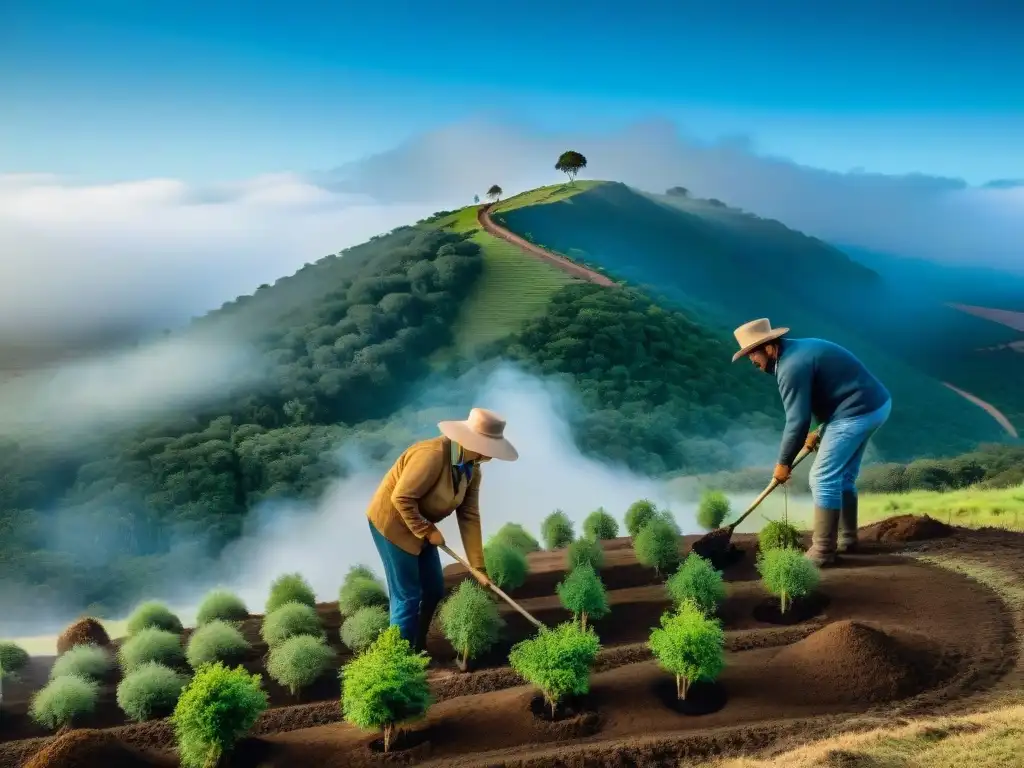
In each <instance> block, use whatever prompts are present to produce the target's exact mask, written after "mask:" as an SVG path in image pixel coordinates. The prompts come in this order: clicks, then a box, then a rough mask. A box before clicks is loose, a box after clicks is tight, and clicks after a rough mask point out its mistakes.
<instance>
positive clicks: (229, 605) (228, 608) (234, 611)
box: [196, 589, 249, 627]
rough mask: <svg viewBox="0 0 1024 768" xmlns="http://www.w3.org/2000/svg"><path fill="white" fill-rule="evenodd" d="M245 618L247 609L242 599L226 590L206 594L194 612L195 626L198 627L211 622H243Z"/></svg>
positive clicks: (247, 616) (247, 612) (247, 613)
mask: <svg viewBox="0 0 1024 768" xmlns="http://www.w3.org/2000/svg"><path fill="white" fill-rule="evenodd" d="M247 618H249V609H248V608H247V607H246V605H245V603H244V602H243V601H242V598H240V597H239V596H238V595H236V594H234V593H233V592H228V591H227V590H226V589H215V590H213V591H212V592H210V593H208V594H207V595H206V597H204V598H203V602H202V603H200V604H199V610H198V611H196V625H197V626H200V627H202V626H204V625H206V624H209V623H210V622H211V621H244V620H245V619H247Z"/></svg>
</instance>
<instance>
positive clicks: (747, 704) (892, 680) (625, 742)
mask: <svg viewBox="0 0 1024 768" xmlns="http://www.w3.org/2000/svg"><path fill="white" fill-rule="evenodd" d="M918 536H919V534H915V533H913V532H912V531H911V532H910V533H909V534H908V535H907V539H906V540H909V541H915V540H916V539H917V537H918ZM737 538H740V539H741V538H742V537H737ZM864 539H866V540H867V541H869V542H870V541H872V540H873V539H874V537H873V536H872V537H864ZM997 539H998V545H999V552H1000V556H1001V557H1002V558H1003V559H1014V560H1015V561H1021V560H1022V558H1021V556H1022V555H1024V543H1022V542H1024V537H1020V536H1014V535H1013V534H1006V533H1001V535H998V536H997V535H996V534H993V533H991V532H962V531H955V532H954V533H953V534H952V535H951V536H947V537H944V538H943V539H942V540H941V543H939V542H932V541H926V542H924V543H919V544H915V545H912V546H914V547H915V548H925V547H929V546H936V547H939V546H941V547H942V549H943V550H946V551H956V552H958V553H959V552H968V553H971V552H973V553H974V554H975V555H979V556H981V555H984V553H985V552H986V551H988V549H989V548H990V547H991V546H992V545H994V544H995V543H996V540H997ZM874 540H876V541H877V540H881V541H882V543H880V544H868V545H867V547H866V552H865V553H864V554H858V555H854V556H849V557H846V558H844V562H843V564H842V565H841V566H840V567H837V568H833V569H828V570H826V571H824V572H823V578H822V587H821V590H822V592H823V593H824V594H826V595H827V596H828V598H829V602H828V604H827V606H826V607H825V608H824V610H823V611H822V612H821V614H820V615H818V616H816V617H814V618H812V619H810V620H809V621H806V622H804V623H801V624H798V625H796V626H793V627H777V626H776V627H773V626H771V625H766V624H762V623H759V622H757V621H756V620H755V619H754V618H753V610H754V607H755V606H756V605H757V604H758V603H760V602H761V601H763V599H764V594H763V592H762V591H761V588H760V586H759V585H758V584H756V583H750V582H745V581H744V580H743V579H736V578H735V574H727V577H731V578H730V584H729V596H728V598H727V601H726V604H725V606H723V610H722V612H721V618H722V620H723V623H724V624H725V627H726V629H727V639H728V649H729V651H728V653H727V667H726V670H725V672H724V673H723V674H722V676H721V679H720V682H721V684H722V686H723V689H724V692H725V694H726V702H725V705H724V706H723V707H722V708H721V709H720V710H718V711H716V712H713V713H710V714H706V715H700V716H688V715H684V714H680V713H677V712H676V711H673V710H672V709H671V708H669V707H668V706H666V704H665V702H664V701H663V697H662V696H661V695H660V693H659V687H660V686H663V684H664V680H665V676H666V675H665V673H664V672H662V671H661V670H660V669H659V668H658V667H657V664H656V663H655V662H654V661H652V660H650V655H649V652H648V651H647V650H646V647H645V646H644V644H643V643H642V641H643V640H644V639H646V636H647V633H648V632H649V629H650V627H651V626H653V625H655V624H656V623H657V617H658V616H659V615H660V613H661V611H662V610H664V608H665V607H666V606H667V602H666V601H665V598H664V592H663V588H662V587H660V586H654V585H651V584H650V576H648V581H647V583H646V584H636V583H635V580H637V578H638V577H637V575H636V574H637V568H636V566H635V561H634V564H633V567H632V568H630V567H629V565H628V561H627V559H626V558H622V567H623V570H622V572H623V573H625V574H626V578H625V579H624V580H625V581H626V584H619V585H616V576H617V574H618V572H619V571H618V568H616V567H615V563H614V562H611V563H608V562H606V565H611V567H610V568H606V569H605V571H604V572H603V573H602V576H603V577H604V578H605V583H606V584H607V585H608V586H609V589H610V590H611V594H610V598H611V600H612V615H611V617H609V619H607V620H605V622H604V623H603V625H599V626H598V633H599V635H600V636H601V637H602V642H603V643H604V644H605V645H606V646H612V647H606V648H605V649H604V650H603V651H602V653H601V656H600V659H599V661H598V664H597V666H596V668H595V671H594V674H593V676H592V686H591V693H590V694H589V696H587V697H586V699H585V700H584V701H583V702H582V703H581V707H582V711H581V714H579V715H578V716H576V717H574V718H569V719H566V720H562V721H559V722H548V721H546V720H542V719H538V718H537V717H536V716H535V715H534V714H533V713H532V712H531V711H530V703H531V701H532V700H533V698H534V697H535V696H536V691H535V690H534V689H533V688H531V687H529V686H523V685H521V680H519V678H518V677H517V676H516V675H515V674H514V673H512V671H511V670H509V669H507V668H485V669H481V670H479V671H476V672H472V673H470V674H457V673H454V672H450V671H447V670H445V669H443V667H444V666H446V664H445V663H444V662H440V660H439V666H441V667H442V669H438V670H436V671H435V672H434V673H433V679H432V688H433V690H434V693H435V695H436V697H437V699H438V702H439V703H437V704H436V705H435V706H434V707H432V709H431V710H430V712H429V713H428V715H427V718H426V719H425V721H424V722H423V723H420V724H418V725H416V726H414V727H413V729H412V730H413V733H414V735H415V736H416V738H414V739H413V740H412V741H411V742H410V743H411V744H413V746H411V747H410V748H409V749H407V750H399V751H396V752H395V753H394V754H392V755H390V756H388V757H386V758H385V757H384V756H383V755H381V754H379V752H376V751H374V750H373V749H372V748H371V746H370V744H371V742H372V741H373V740H374V739H375V738H376V735H375V734H367V733H361V732H359V731H357V730H355V729H353V728H351V727H350V726H348V725H346V724H343V723H340V722H337V721H338V720H339V718H340V711H339V706H338V702H337V699H336V698H333V699H331V700H328V701H323V702H318V703H312V704H305V705H299V706H291V707H279V708H276V709H273V710H270V711H268V712H266V713H265V714H264V715H263V716H262V717H261V718H260V721H259V722H258V723H257V725H256V727H255V728H254V730H253V734H252V738H250V739H248V740H246V741H245V742H244V743H243V744H242V745H241V746H240V749H239V751H238V754H237V755H235V756H234V759H232V760H231V764H232V765H233V766H237V767H238V768H243V766H245V767H248V766H261V767H262V768H275V767H276V766H280V767H283V766H292V765H321V766H323V767H324V768H330V766H353V768H358V766H361V765H387V764H403V763H405V764H417V765H421V764H422V765H437V766H441V765H445V766H495V767H497V766H542V765H544V766H550V765H580V766H584V765H587V766H589V765H593V766H627V765H628V766H637V765H650V764H663V763H673V762H675V761H678V760H681V759H685V758H687V757H703V756H708V755H714V754H722V753H737V752H741V751H745V752H751V751H758V750H765V749H766V748H770V747H772V745H778V744H780V743H782V742H783V741H785V740H792V739H797V738H811V737H815V736H823V735H827V734H828V733H829V732H832V731H834V730H837V729H843V728H847V727H850V725H849V724H848V723H847V721H851V722H852V721H853V720H863V719H864V716H865V715H867V716H877V715H879V714H884V713H886V712H893V711H895V710H897V709H898V711H899V712H900V713H901V715H903V716H906V715H908V714H917V713H921V714H925V713H929V712H933V711H936V710H937V708H938V707H940V706H942V705H944V704H947V703H950V702H956V701H957V700H961V699H962V698H963V697H965V696H969V695H971V694H972V693H974V692H977V691H983V690H985V689H987V688H990V687H991V686H993V685H994V684H996V683H997V682H998V681H999V680H1000V678H1001V677H1002V676H1003V675H1004V674H1005V673H1007V671H1008V670H1010V669H1011V668H1014V666H1015V663H1016V661H1017V645H1016V639H1015V636H1014V633H1013V626H1012V622H1011V619H1010V617H1009V615H1008V614H1007V612H1006V610H1005V606H1004V605H1003V604H1002V602H1001V601H1000V600H999V599H998V598H997V597H996V596H995V595H994V593H992V592H991V591H989V590H987V589H986V588H984V587H982V586H981V585H979V584H977V583H976V582H973V581H971V580H969V579H967V578H965V577H964V576H961V575H959V574H954V573H950V572H948V571H945V570H942V569H938V568H935V567H932V566H928V565H925V564H922V563H917V562H914V561H910V560H908V559H907V558H902V557H894V556H893V555H892V554H890V553H891V552H892V551H893V549H894V548H895V546H905V544H903V543H902V542H896V545H895V546H894V545H893V544H891V543H890V544H887V543H885V542H886V539H884V538H882V537H881V536H879V537H878V539H874ZM620 552H621V553H625V552H628V548H626V547H619V548H618V551H616V549H615V548H614V547H613V546H611V547H609V551H608V555H609V557H608V560H609V561H612V560H613V557H612V556H613V555H614V556H618V555H619V554H620ZM554 554H557V553H552V554H548V553H545V554H544V555H543V557H537V556H533V557H534V558H537V559H543V558H545V557H546V558H548V559H549V560H553V559H554ZM750 559H752V558H748V559H747V560H748V561H747V562H745V563H740V564H739V566H737V571H738V572H740V573H742V572H743V569H744V568H745V567H748V566H749V560H750ZM551 565H552V566H554V563H552V564H551ZM555 571H556V568H555V567H551V568H550V569H549V570H544V569H542V568H538V569H537V572H539V574H542V575H540V576H537V578H542V579H545V580H552V578H553V574H554V572H555ZM549 574H551V575H549ZM559 578H560V576H559ZM630 580H634V583H630ZM553 581H554V582H557V581H558V578H554V579H553ZM529 587H530V585H529V583H528V584H527V585H524V588H529ZM528 603H532V604H533V606H532V607H531V608H530V609H531V610H534V611H535V612H536V613H538V615H539V614H544V613H545V611H547V613H546V614H545V619H544V620H550V621H554V620H557V619H558V618H559V616H558V613H557V611H558V610H559V609H558V608H557V601H554V602H552V599H551V598H550V597H543V598H539V599H536V600H531V601H528ZM616 619H617V620H616ZM510 630H513V631H515V627H514V626H512V622H511V621H510ZM524 636H525V635H524ZM5 714H6V713H5ZM2 722H3V721H0V728H3V727H4V726H3V725H2ZM0 733H2V731H0ZM107 733H110V734H113V735H116V737H117V738H118V739H119V740H120V741H121V742H122V743H124V744H126V745H129V746H131V747H133V748H135V749H136V750H141V749H144V748H152V749H155V750H163V751H164V752H165V757H169V756H170V755H169V754H167V752H168V750H170V749H171V748H172V746H173V738H172V734H171V731H170V728H169V726H168V724H167V723H166V722H165V721H158V722H153V723H145V724H141V725H130V726H123V727H119V728H115V729H111V730H110V731H108V732H107ZM46 743H47V740H44V739H38V740H36V739H33V740H30V741H29V740H24V741H19V742H13V743H10V744H6V745H0V768H6V766H12V767H13V766H23V765H25V761H26V760H27V759H28V758H29V757H30V756H31V755H32V754H33V753H36V752H38V750H39V749H40V748H41V747H42V746H44V745H45V744H46ZM50 743H51V744H54V745H56V744H57V743H58V742H54V741H51V742H50ZM131 754H132V756H133V758H138V759H148V760H149V761H150V762H148V763H145V762H144V763H142V764H148V765H158V764H161V763H160V762H159V760H160V759H164V758H160V759H158V758H154V757H149V758H146V757H145V753H143V752H142V751H136V752H132V753H131ZM140 756H141V757H140ZM111 764H114V763H111ZM163 764H166V763H163ZM44 765H61V766H63V765H77V763H73V762H72V763H58V762H52V763H51V762H46V763H44ZM126 765H132V766H134V765H136V763H126ZM33 768H36V767H35V766H33ZM40 768H41V766H40Z"/></svg>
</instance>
